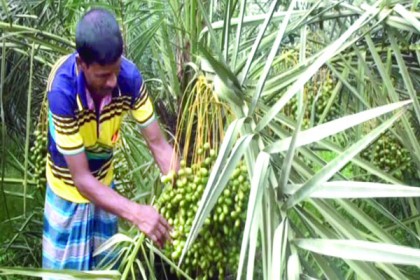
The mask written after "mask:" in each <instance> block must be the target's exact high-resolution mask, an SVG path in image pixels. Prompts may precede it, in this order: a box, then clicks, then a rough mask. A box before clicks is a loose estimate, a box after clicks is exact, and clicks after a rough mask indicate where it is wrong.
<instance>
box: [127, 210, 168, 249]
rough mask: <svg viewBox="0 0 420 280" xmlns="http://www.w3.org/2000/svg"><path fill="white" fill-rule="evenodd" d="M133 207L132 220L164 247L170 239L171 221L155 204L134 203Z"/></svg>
mask: <svg viewBox="0 0 420 280" xmlns="http://www.w3.org/2000/svg"><path fill="white" fill-rule="evenodd" d="M131 207H132V217H131V219H130V221H131V222H132V223H133V224H135V225H137V226H138V227H139V229H140V230H141V231H142V232H144V234H146V235H147V236H148V237H149V238H150V239H151V240H152V241H153V242H154V243H155V244H157V245H159V247H160V248H162V247H163V245H164V244H165V242H166V241H168V240H170V235H169V232H170V231H171V226H170V225H169V223H168V222H167V221H166V220H165V218H163V217H162V216H161V215H160V214H159V212H158V211H157V210H156V209H155V208H154V207H153V206H150V205H141V204H136V203H133V206H131Z"/></svg>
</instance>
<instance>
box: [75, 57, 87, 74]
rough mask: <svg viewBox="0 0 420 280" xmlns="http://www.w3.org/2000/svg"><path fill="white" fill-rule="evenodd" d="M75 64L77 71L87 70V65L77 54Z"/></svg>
mask: <svg viewBox="0 0 420 280" xmlns="http://www.w3.org/2000/svg"><path fill="white" fill-rule="evenodd" d="M76 64H77V68H78V69H79V70H82V71H83V70H85V69H86V68H87V64H86V62H84V61H83V60H82V58H81V57H80V56H79V54H76Z"/></svg>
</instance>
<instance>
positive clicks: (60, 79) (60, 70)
mask: <svg viewBox="0 0 420 280" xmlns="http://www.w3.org/2000/svg"><path fill="white" fill-rule="evenodd" d="M75 65H76V59H75V53H72V54H69V55H65V56H62V57H60V58H59V59H57V61H56V63H55V64H54V66H53V67H52V68H51V72H50V75H49V77H48V84H47V90H48V91H53V90H60V91H62V92H67V93H70V92H73V91H74V87H75V79H76V77H77V74H76V73H75V71H76V67H75Z"/></svg>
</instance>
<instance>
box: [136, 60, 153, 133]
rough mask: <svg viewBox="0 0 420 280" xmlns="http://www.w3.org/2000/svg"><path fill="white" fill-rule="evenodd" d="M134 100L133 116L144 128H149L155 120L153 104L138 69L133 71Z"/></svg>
mask: <svg viewBox="0 0 420 280" xmlns="http://www.w3.org/2000/svg"><path fill="white" fill-rule="evenodd" d="M132 77H133V81H134V85H133V99H132V102H131V114H132V115H133V117H134V119H135V120H136V121H137V122H138V123H139V124H140V126H141V127H142V128H144V127H147V126H148V125H149V124H151V123H152V122H153V121H154V120H155V118H156V117H155V111H154V109H153V102H152V99H151V98H150V96H149V93H148V91H147V88H146V84H145V83H144V81H143V78H142V76H141V74H140V72H139V71H138V70H137V68H135V69H134V71H133V76H132Z"/></svg>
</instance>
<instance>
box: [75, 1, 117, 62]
mask: <svg viewBox="0 0 420 280" xmlns="http://www.w3.org/2000/svg"><path fill="white" fill-rule="evenodd" d="M76 49H77V52H78V53H79V56H80V57H81V59H82V60H83V61H84V62H85V63H87V64H88V65H89V64H92V63H95V62H96V63H98V64H100V65H108V64H112V63H114V62H116V61H117V60H118V58H120V57H121V55H122V52H123V40H122V36H121V31H120V27H119V25H118V22H117V20H116V18H115V17H114V15H113V14H111V13H110V12H109V11H107V10H105V9H101V8H95V9H91V10H89V11H88V12H87V13H86V14H84V15H83V17H82V18H81V20H80V21H79V23H78V24H77V28H76Z"/></svg>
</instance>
